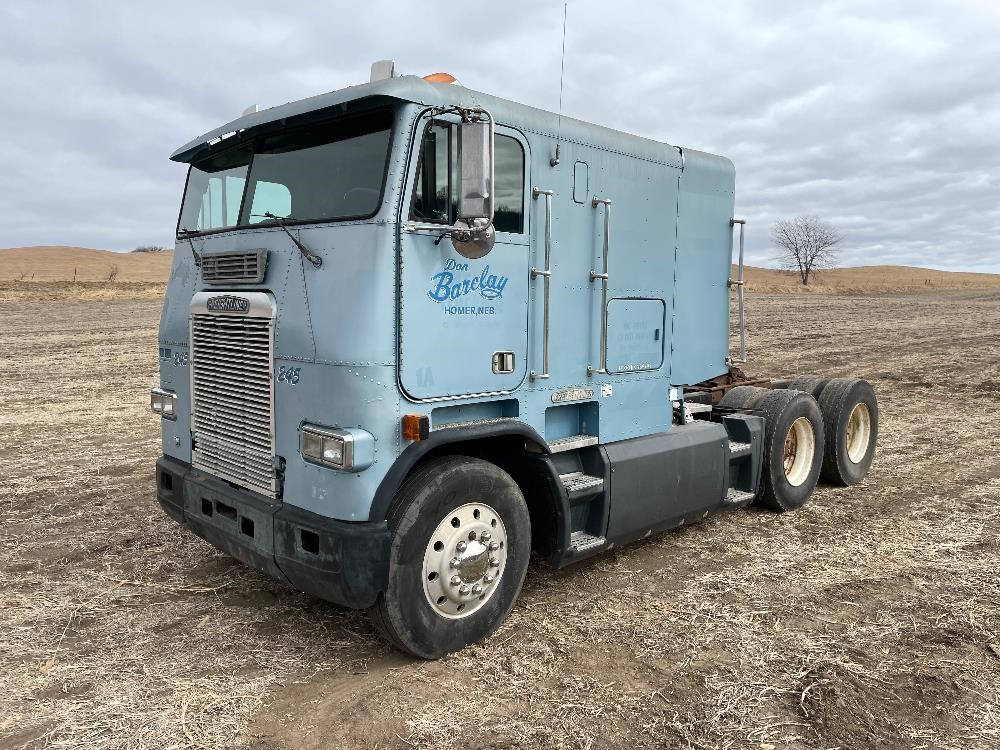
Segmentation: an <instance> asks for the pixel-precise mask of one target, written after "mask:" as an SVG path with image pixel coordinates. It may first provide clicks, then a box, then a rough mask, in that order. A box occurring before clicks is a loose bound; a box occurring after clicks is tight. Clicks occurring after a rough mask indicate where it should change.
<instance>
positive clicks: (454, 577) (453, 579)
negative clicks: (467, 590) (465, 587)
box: [451, 576, 462, 586]
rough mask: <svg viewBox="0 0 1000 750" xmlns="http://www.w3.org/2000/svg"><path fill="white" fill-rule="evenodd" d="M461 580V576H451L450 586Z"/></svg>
mask: <svg viewBox="0 0 1000 750" xmlns="http://www.w3.org/2000/svg"><path fill="white" fill-rule="evenodd" d="M461 582H462V577H461V576H452V577H451V585H452V586H457V585H458V584H460V583H461Z"/></svg>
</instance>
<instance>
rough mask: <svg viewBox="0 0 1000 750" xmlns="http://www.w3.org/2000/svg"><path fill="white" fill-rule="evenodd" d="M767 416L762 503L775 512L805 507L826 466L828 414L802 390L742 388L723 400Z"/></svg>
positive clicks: (724, 403) (728, 405)
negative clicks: (824, 429) (825, 429)
mask: <svg viewBox="0 0 1000 750" xmlns="http://www.w3.org/2000/svg"><path fill="white" fill-rule="evenodd" d="M719 406H721V407H723V408H727V409H739V410H745V411H752V412H754V413H756V414H759V415H760V416H762V417H763V418H764V446H763V447H764V451H763V453H764V455H763V464H764V466H763V470H762V471H761V481H760V489H759V491H758V492H757V498H756V502H758V503H759V504H761V505H763V506H765V507H768V508H772V509H774V510H794V509H795V508H798V507H800V506H802V505H803V504H804V503H805V502H806V500H808V499H809V495H811V494H812V491H813V490H814V489H815V488H816V482H817V480H818V479H819V472H820V469H821V467H822V464H823V445H824V441H823V415H822V414H821V413H820V409H819V405H818V404H817V403H816V399H814V398H813V397H812V396H810V395H809V394H807V393H803V392H801V391H798V390H770V389H767V388H755V387H753V386H738V387H736V388H733V389H732V390H730V391H729V392H728V393H726V395H725V396H724V397H723V398H722V401H720V402H719Z"/></svg>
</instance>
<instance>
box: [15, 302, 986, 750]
mask: <svg viewBox="0 0 1000 750" xmlns="http://www.w3.org/2000/svg"><path fill="white" fill-rule="evenodd" d="M749 304H750V307H749V320H750V336H749V341H750V344H751V357H752V360H751V364H750V366H749V367H748V369H749V370H750V371H752V372H755V373H760V374H763V375H771V376H779V375H788V374H797V373H808V372H818V373H822V374H828V375H835V376H840V375H857V376H862V377H866V378H868V379H869V380H871V382H872V383H873V384H874V386H875V388H876V391H877V393H878V395H879V398H880V406H881V410H882V415H881V416H882V422H881V434H880V443H879V445H880V447H879V450H878V453H877V456H876V460H875V465H874V468H873V470H872V473H871V475H870V476H869V478H868V479H867V480H866V481H865V482H864V484H863V485H861V486H859V487H856V488H852V489H835V488H831V487H823V486H821V487H820V488H819V489H818V490H817V492H816V494H815V496H814V498H813V500H812V501H811V502H810V503H809V504H808V505H807V506H806V507H805V508H803V509H802V510H800V511H797V512H795V513H791V514H786V515H778V514H774V513H770V512H763V511H758V510H750V511H738V512H734V513H730V514H723V515H720V516H718V517H715V518H713V519H710V520H708V521H706V522H704V523H701V524H698V525H694V526H691V527H687V528H683V529H681V530H678V531H674V532H668V533H665V534H662V535H660V536H657V537H654V538H652V539H650V540H648V541H646V542H643V543H639V544H635V545H633V546H630V547H626V548H624V549H621V550H618V551H615V552H613V553H610V554H607V555H605V556H603V557H601V558H598V559H596V560H592V561H588V562H585V563H582V564H581V565H579V566H577V567H574V568H570V569H567V570H564V571H559V572H556V571H553V570H551V569H549V568H547V567H546V566H545V565H544V564H543V563H541V562H536V563H534V564H533V565H532V568H531V570H530V571H529V573H528V578H527V581H526V584H525V588H524V591H523V593H522V595H521V598H520V600H519V603H518V604H517V605H516V607H515V609H514V612H513V614H512V616H511V618H510V619H509V621H508V622H507V623H506V624H505V625H504V626H503V627H502V628H501V630H500V631H499V632H498V633H497V634H496V635H495V636H494V637H493V638H491V639H490V640H489V641H488V642H486V643H484V644H482V645H479V646H475V647H471V648H469V649H466V650H465V651H463V652H461V653H459V654H456V655H454V656H451V657H449V658H446V659H443V660H441V661H439V662H434V663H427V662H421V661H416V660H413V659H410V658H408V657H404V656H402V655H400V654H399V653H397V652H394V651H392V650H391V649H389V648H387V647H386V646H385V645H384V644H383V643H381V642H380V641H379V640H378V638H376V637H375V635H374V634H373V632H372V629H371V628H370V626H369V624H368V622H367V620H366V618H365V616H364V614H362V613H357V612H350V611H345V610H340V609H337V608H335V607H333V606H331V605H328V604H325V603H323V602H320V601H316V600H312V599H310V598H308V597H306V596H304V595H302V594H299V593H297V592H295V591H292V590H289V589H288V588H285V587H284V586H282V585H280V584H278V583H275V582H272V581H270V580H268V579H266V578H264V577H262V576H260V575H258V574H256V573H254V572H253V571H251V570H249V569H247V568H246V567H244V566H242V565H239V564H237V563H235V562H234V561H232V560H230V559H229V558H227V557H225V556H223V555H222V554H220V553H218V552H216V551H215V550H214V549H212V548H211V547H210V546H209V545H207V544H206V543H204V542H202V541H201V540H199V539H197V538H195V537H194V536H193V535H191V534H189V533H187V532H185V531H183V530H182V529H181V528H180V527H178V526H177V525H175V524H174V523H173V522H172V521H170V520H169V519H168V518H167V517H166V516H165V515H163V513H162V512H161V511H160V510H159V508H158V506H157V505H156V502H155V498H154V489H153V461H154V459H155V458H156V456H157V455H158V453H159V438H158V434H159V425H158V420H157V419H155V418H154V417H153V416H152V414H151V413H150V412H149V410H148V407H147V402H148V391H149V388H150V386H151V385H153V384H154V382H155V380H156V322H157V318H158V315H159V308H160V305H159V303H158V302H157V301H155V300H126V301H94V300H89V301H72V300H67V301H61V302H58V303H55V304H54V303H52V302H39V301H35V302H28V301H17V302H12V301H8V302H0V320H2V323H0V378H2V383H3V386H2V388H0V425H2V428H0V466H2V468H3V471H2V472H0V748H2V749H3V750H11V749H12V748H22V747H26V748H41V747H53V748H157V749H158V750H161V749H167V748H189V747H193V748H213V749H214V748H228V747H244V748H247V747H248V748H252V749H253V750H286V749H288V750H291V749H293V748H294V749H295V750H311V749H313V748H315V749H317V750H318V749H319V748H324V749H326V748H375V747H377V748H399V749H405V748H412V747H420V748H460V747H461V748H466V747H476V748H510V747H517V748H580V749H582V750H587V749H596V748H647V747H648V748H754V749H756V750H776V749H777V748H825V749H826V750H834V749H835V748H842V749H845V750H846V749H847V748H891V749H896V748H956V749H957V748H962V749H963V750H967V749H969V748H996V747H998V746H1000V697H998V685H1000V614H998V611H1000V581H998V574H1000V542H998V532H1000V429H998V417H997V414H998V412H1000V334H998V331H1000V292H998V291H985V292H984V291H979V292H971V291H960V292H931V293H926V294H919V295H916V294H911V295H894V296H848V295H784V294H782V295H774V296H760V295H754V296H752V297H751V299H750V303H749Z"/></svg>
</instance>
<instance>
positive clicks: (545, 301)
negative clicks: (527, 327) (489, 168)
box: [529, 188, 553, 380]
mask: <svg viewBox="0 0 1000 750" xmlns="http://www.w3.org/2000/svg"><path fill="white" fill-rule="evenodd" d="M552 194H553V191H551V190H541V189H539V188H532V189H531V197H532V199H533V200H537V198H538V196H539V195H544V196H545V268H544V270H541V271H539V270H538V269H537V268H532V269H531V279H532V280H534V279H536V278H537V277H539V276H541V277H542V371H541V372H540V373H538V372H535V371H534V370H532V371H531V373H530V375H529V378H530V379H531V380H535V379H545V378H547V377H548V376H549V279H550V278H551V276H552Z"/></svg>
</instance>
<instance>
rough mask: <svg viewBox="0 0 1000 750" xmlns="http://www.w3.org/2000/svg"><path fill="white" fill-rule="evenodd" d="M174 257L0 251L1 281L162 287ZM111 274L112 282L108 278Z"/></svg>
mask: <svg viewBox="0 0 1000 750" xmlns="http://www.w3.org/2000/svg"><path fill="white" fill-rule="evenodd" d="M173 255H174V254H173V253H172V252H165V253H113V252H110V251H108V250H92V249H90V248H86V247H64V246H61V245H39V246H36V247H13V248H8V249H6V250H0V281H74V280H75V281H104V282H106V281H132V282H158V283H161V284H162V283H165V282H166V280H167V277H168V276H169V275H170V264H171V262H172V261H173ZM113 273H114V278H110V277H111V276H112V274H113Z"/></svg>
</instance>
